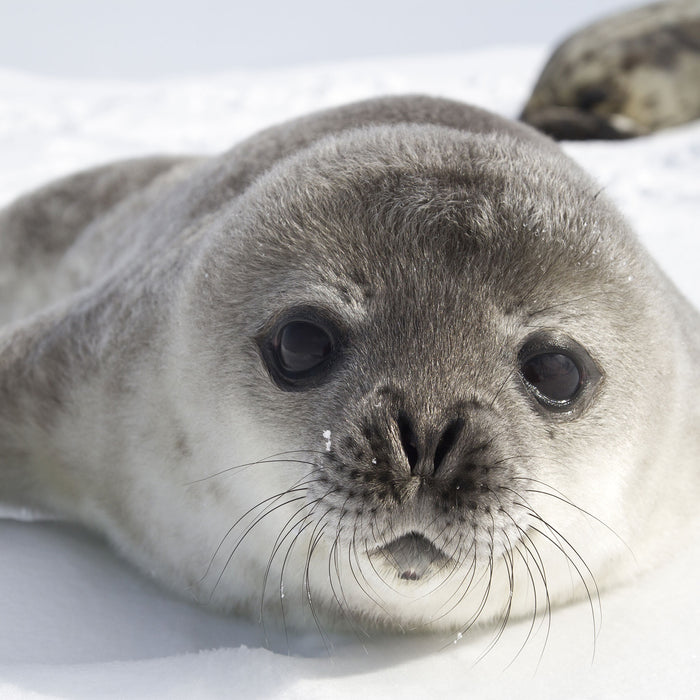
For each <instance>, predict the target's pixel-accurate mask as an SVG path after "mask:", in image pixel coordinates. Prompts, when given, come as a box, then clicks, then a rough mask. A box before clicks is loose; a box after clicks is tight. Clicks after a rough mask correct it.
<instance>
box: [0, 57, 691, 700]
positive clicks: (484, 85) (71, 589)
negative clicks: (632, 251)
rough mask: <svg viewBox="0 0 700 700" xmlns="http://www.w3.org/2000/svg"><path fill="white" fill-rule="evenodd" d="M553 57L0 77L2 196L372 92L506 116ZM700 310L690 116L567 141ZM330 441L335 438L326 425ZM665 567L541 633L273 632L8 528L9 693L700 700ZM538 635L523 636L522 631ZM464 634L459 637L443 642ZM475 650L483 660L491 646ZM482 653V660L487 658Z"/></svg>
mask: <svg viewBox="0 0 700 700" xmlns="http://www.w3.org/2000/svg"><path fill="white" fill-rule="evenodd" d="M546 53H547V51H546V50H545V49H544V48H541V47H529V48H528V47H503V48H494V49H489V50H481V51H478V52H472V53H464V54H456V55H442V56H425V57H423V58H412V59H394V60H386V59H382V60H374V61H365V62H355V63H345V64H337V65H321V66H308V67H302V68H294V69H286V70H274V71H273V70H270V71H247V72H242V71H239V72H233V73H226V74H221V75H207V76H202V77H199V78H188V79H182V80H161V81H158V82H150V83H145V82H144V83H126V82H100V83H97V82H90V81H85V80H82V81H71V80H60V79H49V78H43V77H37V76H34V75H25V74H20V73H18V72H15V71H2V70H0V153H2V154H3V157H2V161H0V203H5V202H7V201H8V200H10V199H11V198H12V197H14V196H16V195H18V194H19V193H21V192H23V191H25V190H26V189H28V188H30V187H33V186H35V185H38V184H40V183H42V182H44V181H46V180H49V179H51V178H53V177H56V176H58V175H61V174H63V173H66V172H68V171H71V170H74V169H77V168H81V167H84V166H88V165H93V164H95V163H97V162H104V161H108V160H111V159H115V158H122V157H126V156H133V155H138V154H147V153H155V152H171V153H184V152H192V151H196V152H204V153H214V152H217V151H220V150H223V149H225V148H227V147H229V146H230V145H231V144H232V143H234V142H236V141H237V140H239V139H240V138H242V137H244V136H246V135H248V134H250V133H252V132H254V131H256V130H258V129H259V128H262V127H264V126H266V125H268V124H270V123H273V122H277V121H280V120H282V119H285V118H287V117H291V116H294V115H297V114H301V113H303V112H306V111H309V110H312V109H316V108H320V107H325V106H329V105H333V104H339V103H342V102H345V101H349V100H354V99H359V98H363V97H368V96H371V95H377V94H382V93H406V92H426V93H430V94H434V95H443V96H448V97H454V98H458V99H462V100H466V101H469V102H473V103H475V104H478V105H481V106H484V107H487V108H490V109H493V110H495V111H497V112H500V113H502V114H506V115H509V116H516V115H517V113H518V109H519V107H520V105H521V104H522V103H523V101H524V99H525V97H526V95H527V93H528V92H529V90H530V87H531V85H532V83H533V81H534V78H535V76H536V74H537V72H538V70H539V67H540V65H541V63H542V61H543V60H544V58H545V55H546ZM565 148H566V150H567V151H568V152H569V153H570V154H571V155H572V156H573V157H574V158H575V159H576V160H578V161H579V162H581V163H582V164H583V165H584V167H586V168H587V169H588V170H589V171H590V172H592V173H593V174H594V175H595V176H596V177H597V178H598V179H599V181H600V183H601V186H604V187H605V188H606V189H607V191H608V193H609V194H610V195H611V196H612V197H613V199H614V200H616V201H617V202H618V204H619V206H620V207H621V208H622V210H623V211H624V212H625V213H626V214H627V216H628V217H629V218H630V220H631V222H632V224H633V225H634V226H635V227H636V229H637V231H638V232H639V234H640V236H641V237H642V239H643V240H644V242H645V244H646V245H647V246H648V247H649V248H650V249H651V250H652V252H653V254H654V255H655V256H656V258H657V259H658V260H659V262H660V264H661V265H662V266H663V267H664V269H665V270H666V271H667V272H668V273H669V274H670V275H671V277H672V278H673V279H674V280H675V281H676V283H677V284H678V285H679V286H680V287H681V289H682V290H683V291H684V292H685V293H686V294H687V295H688V296H689V297H690V298H691V299H692V300H693V301H694V303H695V304H700V280H698V278H697V274H696V270H695V268H696V265H697V260H698V245H699V243H698V242H697V239H696V234H697V226H698V224H697V222H698V221H699V220H700V124H694V125H688V126H685V127H681V128H677V129H674V130H670V131H667V132H663V133H660V134H657V135H654V136H651V137H649V138H645V139H639V140H636V141H629V142H624V143H619V142H618V143H602V142H601V143H581V144H568V145H566V146H565ZM324 438H326V439H327V440H329V441H330V435H328V436H327V437H326V436H325V434H324ZM691 534H692V535H693V536H694V537H693V538H692V540H691V543H690V544H689V545H688V546H687V547H686V548H685V549H684V550H683V551H682V552H680V553H676V554H675V555H670V557H669V560H668V561H667V562H666V563H665V564H664V565H662V566H659V567H658V568H657V569H656V570H654V571H652V572H649V573H648V574H646V575H644V576H641V577H640V578H639V579H638V580H636V581H634V582H632V583H631V584H629V585H627V586H626V587H623V588H619V589H617V590H613V591H609V592H606V593H604V594H603V595H602V596H601V601H600V610H599V609H598V606H597V603H596V601H594V604H593V605H589V603H588V602H584V603H580V604H577V605H573V606H570V607H567V608H564V609H561V610H556V611H555V612H554V613H553V615H552V619H551V625H548V624H547V621H546V620H544V621H543V622H542V623H540V622H539V621H538V622H537V624H535V625H534V627H533V628H532V630H531V624H530V621H529V620H525V621H522V622H517V623H516V622H512V623H509V625H508V626H507V628H506V630H505V632H504V633H503V635H502V636H501V638H500V639H499V640H498V642H497V644H495V645H494V646H493V649H491V650H489V649H490V646H491V642H492V641H493V637H494V631H493V630H483V631H475V632H473V633H469V634H465V635H464V636H463V638H462V639H459V640H457V639H454V638H452V639H446V638H444V637H442V638H436V637H423V638H421V637H417V638H416V637H393V638H392V637H387V638H381V637H378V638H376V639H373V640H370V641H364V642H363V641H360V640H358V639H355V638H352V637H350V638H345V637H334V638H332V639H330V640H329V642H330V643H332V644H333V647H332V648H331V649H330V651H329V649H328V648H327V647H326V644H325V643H324V641H323V639H322V638H321V637H320V635H319V634H317V633H314V632H310V633H308V634H307V635H303V636H296V637H294V638H293V639H291V640H289V648H290V649H291V651H292V652H293V653H292V654H289V653H287V641H286V640H285V639H284V636H283V635H281V634H280V635H278V636H273V637H272V638H268V639H267V641H266V639H265V634H264V632H263V630H262V628H261V626H260V625H259V624H257V622H256V621H251V622H248V621H242V620H238V619H234V618H227V617H222V616H218V615H215V614H213V613H210V612H207V611H206V610H203V609H201V608H197V607H194V606H193V605H190V604H189V603H185V602H183V601H181V600H178V599H176V598H174V597H173V596H171V595H169V594H168V593H166V592H163V591H162V590H161V589H160V588H158V587H157V586H156V585H155V584H154V583H152V582H151V581H149V580H147V579H146V578H144V577H143V576H142V575H140V574H138V573H137V572H135V571H134V570H133V569H132V568H131V567H130V566H129V565H128V564H127V563H125V562H123V561H122V560H120V559H119V558H118V557H117V555H115V554H114V553H113V552H111V551H110V550H109V549H108V548H107V547H106V546H105V544H104V543H103V542H102V541H100V540H99V539H97V538H96V537H94V536H93V535H91V534H88V533H85V532H83V531H81V530H79V529H77V528H74V527H72V526H69V525H65V524H61V523H56V522H32V521H31V520H30V519H15V520H13V519H5V520H0V621H1V624H2V634H0V698H58V697H60V698H94V697H106V698H111V697H115V698H116V697H120V698H122V697H130V698H152V697H168V698H192V697H198V698H209V697H224V696H225V697H245V698H258V697H260V698H263V697H264V698H304V699H305V700H311V699H313V698H356V697H358V696H362V697H365V698H390V697H401V698H419V697H420V698H428V697H466V696H469V697H475V698H497V697H498V698H500V697H514V696H518V697H524V698H550V697H551V698H554V697H557V698H563V697H567V698H579V697H581V698H582V697H600V698H602V697H608V698H628V697H629V698H645V697H649V698H651V697H676V698H682V697H686V698H691V697H699V696H700V659H699V658H698V656H699V655H700V653H699V652H700V642H698V636H697V629H698V627H700V605H699V604H698V602H697V595H696V588H697V581H698V580H699V575H700V541H699V539H700V538H698V537H697V534H698V533H691ZM528 637H529V638H528ZM454 642H456V643H454ZM485 652H486V653H485ZM480 657H483V658H480Z"/></svg>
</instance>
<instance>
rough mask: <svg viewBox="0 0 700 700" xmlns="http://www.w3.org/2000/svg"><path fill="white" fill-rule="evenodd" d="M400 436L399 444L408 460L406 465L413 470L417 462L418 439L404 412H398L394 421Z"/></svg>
mask: <svg viewBox="0 0 700 700" xmlns="http://www.w3.org/2000/svg"><path fill="white" fill-rule="evenodd" d="M396 424H397V425H398V428H399V436H400V437H401V446H402V447H403V451H404V454H405V455H406V459H407V460H408V466H409V467H410V468H411V470H413V469H414V468H415V466H416V464H418V440H417V438H416V434H415V432H414V431H413V426H412V425H411V421H410V420H409V419H408V416H407V415H406V414H405V413H400V414H399V417H398V419H397V421H396Z"/></svg>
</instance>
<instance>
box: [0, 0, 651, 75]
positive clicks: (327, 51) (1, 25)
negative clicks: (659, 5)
mask: <svg viewBox="0 0 700 700" xmlns="http://www.w3.org/2000/svg"><path fill="white" fill-rule="evenodd" d="M630 4H638V3H635V2H634V0H632V2H630V0H587V2H578V3H574V2H562V1H561V0H531V1H529V2H523V1H522V0H484V1H482V2H477V1H475V0H461V1H460V0H428V1H426V0H402V1H401V2H399V1H398V0H393V1H391V2H381V1H378V0H354V1H353V2H332V0H272V1H270V0H245V1H244V2H240V1H238V2H237V1H235V0H234V1H231V0H229V1H226V0H198V1H196V2H195V1H193V0H121V1H119V2H116V1H114V0H113V1H111V2H110V1H107V2H101V1H97V2H96V1H95V0H21V1H18V0H0V37H1V40H0V66H1V67H4V68H14V69H19V70H22V71H29V72H33V73H40V74H44V75H56V76H71V77H78V78H117V79H147V80H148V79H157V78H163V77H171V76H175V75H193V74H200V73H211V72H219V71H222V72H223V71H226V70H230V69H233V68H273V67H279V66H294V65H300V64H308V63H318V62H336V61H344V60H347V59H355V58H375V57H381V56H411V55H416V54H421V55H425V54H434V53H449V52H457V51H464V50H468V49H473V48H482V47H485V46H498V45H513V44H517V45H533V44H538V45H542V44H546V45H550V44H553V43H554V42H557V41H558V40H559V39H561V38H563V37H564V36H565V35H566V34H568V33H569V32H571V31H573V30H575V29H577V28H579V27H580V26H581V25H582V24H583V23H586V22H589V21H591V20H593V19H597V18H598V17H600V16H602V15H605V14H607V13H610V12H614V11H616V10H618V9H622V8H626V7H629V6H630Z"/></svg>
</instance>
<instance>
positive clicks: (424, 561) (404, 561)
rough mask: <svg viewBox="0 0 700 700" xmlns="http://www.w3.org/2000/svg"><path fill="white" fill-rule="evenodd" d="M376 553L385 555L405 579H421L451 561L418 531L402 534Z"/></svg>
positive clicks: (388, 561)
mask: <svg viewBox="0 0 700 700" xmlns="http://www.w3.org/2000/svg"><path fill="white" fill-rule="evenodd" d="M376 553H377V554H379V555H381V556H382V557H384V559H385V561H386V562H387V563H388V564H390V565H391V566H392V567H393V568H394V569H395V570H396V572H397V574H398V577H399V578H400V579H403V580H404V581H420V580H421V579H422V578H424V577H425V576H426V575H428V574H430V573H433V572H434V571H435V570H436V569H438V568H441V567H443V566H444V565H445V564H446V563H447V562H448V561H449V557H448V556H447V555H446V554H445V553H444V552H443V551H442V550H441V549H438V548H437V547H436V546H435V545H434V544H433V543H432V542H431V541H430V540H429V539H428V538H427V537H425V536H424V535H421V534H420V533H418V532H409V533H408V534H406V535H401V537H397V538H396V539H395V540H392V541H391V542H389V543H388V544H385V545H383V546H382V547H379V549H377V550H376Z"/></svg>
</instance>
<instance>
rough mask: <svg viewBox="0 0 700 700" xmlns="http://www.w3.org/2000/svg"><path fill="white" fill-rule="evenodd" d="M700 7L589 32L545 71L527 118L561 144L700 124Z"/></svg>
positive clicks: (630, 15)
mask: <svg viewBox="0 0 700 700" xmlns="http://www.w3.org/2000/svg"><path fill="white" fill-rule="evenodd" d="M699 86H700V1H699V0H670V1H668V2H658V3H654V4H652V5H645V6H643V7H638V8H634V9H632V10H629V11H627V12H622V13H620V14H616V15H613V16H611V17H606V18H604V19H602V20H600V21H598V22H595V23H594V24H592V25H590V26H587V27H584V28H583V29H581V30H580V31H578V32H576V33H575V34H574V35H573V36H571V37H569V38H568V39H566V40H565V41H563V42H562V43H561V44H560V45H559V46H558V47H557V48H556V49H555V51H554V53H553V54H552V56H551V58H550V59H549V60H548V62H547V63H546V65H545V67H544V68H543V69H542V73H541V74H540V76H539V78H538V80H537V83H536V85H535V87H534V89H533V92H532V95H531V96H530V98H529V99H528V102H527V104H526V105H525V107H524V109H523V113H522V116H521V119H522V120H523V121H525V122H526V123H528V124H530V125H532V126H534V127H536V128H538V129H540V130H541V131H543V132H545V133H547V134H549V135H550V136H552V137H554V138H557V139H620V138H629V137H632V136H643V135H645V134H649V133H651V132H653V131H657V130H659V129H665V128H668V127H672V126H678V125H679V124H684V123H686V122H689V121H692V120H694V119H698V118H700V87H699Z"/></svg>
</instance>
